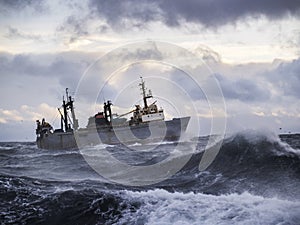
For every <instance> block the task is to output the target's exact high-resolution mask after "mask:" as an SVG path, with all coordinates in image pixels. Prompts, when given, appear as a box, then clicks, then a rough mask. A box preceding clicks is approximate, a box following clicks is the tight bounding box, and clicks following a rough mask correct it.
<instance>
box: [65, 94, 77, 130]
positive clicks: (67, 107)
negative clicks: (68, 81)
mask: <svg viewBox="0 0 300 225" xmlns="http://www.w3.org/2000/svg"><path fill="white" fill-rule="evenodd" d="M66 97H67V103H66V101H65V99H64V98H63V110H64V116H63V122H64V125H65V131H68V130H69V129H70V127H69V124H68V110H70V111H71V116H72V121H71V122H72V123H73V129H75V130H77V129H78V120H77V119H76V116H75V111H74V105H73V102H74V101H73V99H72V97H71V96H69V93H68V88H66Z"/></svg>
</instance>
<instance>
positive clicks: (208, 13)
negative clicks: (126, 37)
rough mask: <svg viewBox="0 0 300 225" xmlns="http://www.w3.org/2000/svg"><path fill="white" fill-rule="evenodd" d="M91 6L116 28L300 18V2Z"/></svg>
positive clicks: (198, 0) (192, 0) (112, 1)
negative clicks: (261, 17)
mask: <svg viewBox="0 0 300 225" xmlns="http://www.w3.org/2000/svg"><path fill="white" fill-rule="evenodd" d="M89 6H90V8H91V10H93V12H94V13H96V14H97V15H98V16H99V17H101V18H104V19H106V21H107V23H108V24H109V25H111V26H112V27H114V28H121V27H123V28H128V27H130V26H132V25H136V26H141V27H145V26H146V25H147V23H148V22H152V21H162V22H163V23H165V24H166V25H168V26H173V27H174V26H180V25H183V24H184V23H185V22H194V23H199V24H202V25H204V26H205V27H218V26H222V25H225V24H229V23H235V22H237V21H238V20H241V19H245V18H247V17H259V16H266V17H267V18H269V19H271V20H273V19H279V18H282V17H284V16H287V15H293V16H297V17H299V15H300V12H299V9H300V1H298V0H296V1H295V0H265V1H261V0H252V1H243V0H223V1H217V0H211V1H207V0H186V1H182V0H129V1H118V0H109V1H108V0H101V1H99V0H90V4H89ZM127 25H130V26H127Z"/></svg>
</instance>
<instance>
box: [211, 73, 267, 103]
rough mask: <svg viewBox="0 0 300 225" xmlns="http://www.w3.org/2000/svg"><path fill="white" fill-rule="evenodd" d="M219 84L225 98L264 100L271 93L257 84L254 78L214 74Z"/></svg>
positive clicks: (250, 100)
mask: <svg viewBox="0 0 300 225" xmlns="http://www.w3.org/2000/svg"><path fill="white" fill-rule="evenodd" d="M215 76H216V78H217V80H218V81H219V84H220V86H221V89H222V92H223V95H224V97H225V99H226V100H229V99H235V100H240V101H242V102H252V101H262V102H264V101H266V100H268V99H269V98H270V96H271V94H270V92H269V90H268V89H266V88H263V87H261V86H259V85H258V84H257V83H255V81H254V80H249V79H240V78H239V79H235V80H230V79H228V78H227V77H225V76H224V75H220V74H216V75H215Z"/></svg>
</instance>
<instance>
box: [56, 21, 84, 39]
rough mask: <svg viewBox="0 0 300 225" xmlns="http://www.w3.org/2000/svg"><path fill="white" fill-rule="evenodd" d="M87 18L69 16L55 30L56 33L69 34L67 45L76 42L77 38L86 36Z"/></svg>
mask: <svg viewBox="0 0 300 225" xmlns="http://www.w3.org/2000/svg"><path fill="white" fill-rule="evenodd" d="M88 20H89V18H88V17H86V18H80V17H77V16H75V15H71V16H69V17H68V18H67V19H66V20H65V21H64V23H63V24H62V25H61V26H59V27H58V28H57V31H58V32H67V33H70V34H71V37H70V40H69V43H72V42H74V41H76V40H77V38H79V37H82V36H86V35H88V34H89V33H88V27H87V21H88Z"/></svg>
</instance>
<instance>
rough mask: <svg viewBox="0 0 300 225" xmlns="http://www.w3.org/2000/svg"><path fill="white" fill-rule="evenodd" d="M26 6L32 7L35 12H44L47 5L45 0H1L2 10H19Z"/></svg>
mask: <svg viewBox="0 0 300 225" xmlns="http://www.w3.org/2000/svg"><path fill="white" fill-rule="evenodd" d="M25 8H31V9H33V10H34V11H35V12H44V11H45V10H46V9H47V5H46V3H45V1H44V0H39V1H36V0H0V12H3V13H10V12H11V11H14V12H19V11H20V10H23V9H25Z"/></svg>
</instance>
